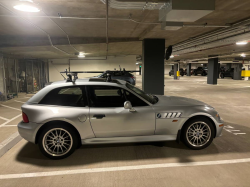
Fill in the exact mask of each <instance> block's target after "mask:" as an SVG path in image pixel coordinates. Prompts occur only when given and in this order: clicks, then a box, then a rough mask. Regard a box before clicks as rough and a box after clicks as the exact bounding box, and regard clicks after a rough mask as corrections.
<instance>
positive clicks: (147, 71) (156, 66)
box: [142, 39, 165, 95]
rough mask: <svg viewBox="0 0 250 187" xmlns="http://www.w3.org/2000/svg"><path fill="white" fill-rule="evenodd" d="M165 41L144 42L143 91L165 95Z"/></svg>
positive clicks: (145, 40)
mask: <svg viewBox="0 0 250 187" xmlns="http://www.w3.org/2000/svg"><path fill="white" fill-rule="evenodd" d="M164 55H165V39H144V40H143V42H142V65H143V68H142V71H143V73H142V89H143V90H144V91H145V92H147V93H151V94H158V95H164V60H165V59H164Z"/></svg>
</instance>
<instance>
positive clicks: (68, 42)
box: [36, 4, 80, 53]
mask: <svg viewBox="0 0 250 187" xmlns="http://www.w3.org/2000/svg"><path fill="white" fill-rule="evenodd" d="M36 6H38V7H39V4H36ZM40 9H41V11H42V12H43V13H44V14H45V15H46V16H47V18H48V19H49V20H50V21H51V22H53V23H54V24H55V25H56V26H57V27H58V28H59V29H60V30H61V31H62V32H63V33H64V34H65V35H66V37H67V40H68V43H69V46H70V47H72V48H73V49H74V50H75V51H76V52H78V53H80V51H78V50H77V49H76V48H75V47H74V46H73V45H71V42H70V38H69V35H68V34H67V33H66V32H65V31H64V30H63V29H62V27H60V26H59V25H58V24H57V23H56V22H55V21H54V20H52V19H51V18H50V17H49V16H48V15H47V14H46V13H45V12H44V11H43V10H42V8H40Z"/></svg>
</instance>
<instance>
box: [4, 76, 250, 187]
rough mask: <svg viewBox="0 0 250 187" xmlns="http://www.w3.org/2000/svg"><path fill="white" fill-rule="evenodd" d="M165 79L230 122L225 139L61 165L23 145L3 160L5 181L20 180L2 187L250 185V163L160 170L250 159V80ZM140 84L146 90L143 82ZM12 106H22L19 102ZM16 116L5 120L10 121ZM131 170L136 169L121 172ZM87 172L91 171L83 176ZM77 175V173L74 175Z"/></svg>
mask: <svg viewBox="0 0 250 187" xmlns="http://www.w3.org/2000/svg"><path fill="white" fill-rule="evenodd" d="M165 80H166V81H165V94H166V95H175V96H184V97H189V98H194V99H198V100H201V101H204V102H206V103H208V104H210V105H212V106H213V107H215V108H216V110H217V111H218V112H219V113H220V115H221V117H222V118H223V119H224V121H225V125H226V128H225V130H224V131H223V136H222V137H220V138H216V139H214V141H213V143H212V144H211V145H210V146H209V147H208V148H206V149H204V150H200V151H194V150H190V149H188V148H186V147H185V146H184V145H183V144H182V143H181V144H177V143H176V142H166V143H143V144H119V145H104V146H103V145H102V146H82V147H81V148H80V149H78V150H77V151H76V152H75V153H74V154H73V155H71V156H70V157H69V158H66V159H64V160H58V161H54V160H49V159H47V158H46V157H44V156H43V155H42V154H41V153H40V151H39V149H38V147H37V146H36V145H33V144H31V143H28V142H26V141H25V140H22V141H20V142H19V143H18V144H17V145H16V146H14V147H13V148H12V149H11V150H10V151H9V152H7V153H6V154H5V155H4V156H2V157H1V158H0V166H1V170H0V178H1V177H4V176H6V175H7V174H17V175H15V178H11V179H3V180H0V186H25V187H27V186H74V187H75V186H122V187H123V186H150V187H151V186H249V184H250V178H249V175H250V170H249V167H250V162H245V163H234V164H220V163H221V162H218V163H215V164H208V165H202V166H184V167H176V165H175V164H174V165H173V166H171V167H163V168H161V167H160V166H161V165H163V164H171V163H177V164H178V163H189V164H192V163H207V161H221V160H230V161H232V162H233V161H235V160H236V159H249V158H250V137H249V134H250V124H249V120H250V115H249V114H250V112H249V111H250V99H249V98H250V81H234V80H231V79H223V80H221V79H220V80H218V85H216V86H215V85H207V84H206V77H200V76H197V77H181V79H180V80H173V79H172V77H168V76H167V77H166V78H165ZM137 81H138V86H139V87H140V85H141V79H140V77H138V78H137ZM7 104H8V105H10V106H13V107H14V105H15V107H18V106H17V105H16V104H17V102H16V103H11V102H10V103H6V104H5V105H7ZM20 104H21V103H20ZM1 109H2V108H0V110H1ZM6 110H7V109H6ZM3 111H5V110H3ZM12 112H14V113H15V112H16V111H15V110H12ZM10 113H11V112H6V113H4V115H2V114H3V113H1V115H0V116H2V117H5V118H7V117H6V116H8V115H10ZM5 114H6V116H5ZM15 115H16V114H15ZM15 115H13V116H15ZM9 117H11V116H9ZM0 125H1V122H0ZM5 128H10V127H2V128H0V132H1V130H2V129H5ZM156 164H157V165H156ZM142 165H146V166H149V165H152V168H151V169H136V168H140V166H142ZM128 166H134V169H126V170H124V169H123V170H122V171H118V169H119V168H124V167H125V168H127V167H128ZM113 167H115V171H102V172H95V169H96V168H103V169H107V170H109V169H112V168H113ZM82 169H86V171H87V172H86V173H81V172H80V171H82ZM90 169H93V170H90ZM72 170H75V171H76V172H75V174H71V175H68V174H67V172H69V171H72ZM41 172H45V173H41ZM51 172H58V173H57V174H55V173H51ZM25 173H33V176H34V177H32V178H30V177H29V178H24V177H25V175H23V174H25ZM39 175H42V177H41V176H39ZM44 175H47V176H46V177H45V176H44ZM12 177H13V176H12Z"/></svg>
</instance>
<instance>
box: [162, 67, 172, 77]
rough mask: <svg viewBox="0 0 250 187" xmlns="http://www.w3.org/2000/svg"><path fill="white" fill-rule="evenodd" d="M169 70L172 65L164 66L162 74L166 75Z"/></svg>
mask: <svg viewBox="0 0 250 187" xmlns="http://www.w3.org/2000/svg"><path fill="white" fill-rule="evenodd" d="M171 69H172V65H165V71H164V74H165V75H168V74H169V72H170V70H171Z"/></svg>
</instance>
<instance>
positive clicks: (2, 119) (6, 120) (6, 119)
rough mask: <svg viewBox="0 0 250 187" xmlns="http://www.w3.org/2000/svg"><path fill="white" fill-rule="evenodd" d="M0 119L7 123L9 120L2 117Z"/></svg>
mask: <svg viewBox="0 0 250 187" xmlns="http://www.w3.org/2000/svg"><path fill="white" fill-rule="evenodd" d="M0 119H2V120H5V121H8V120H9V119H7V118H4V117H2V116H0Z"/></svg>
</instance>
